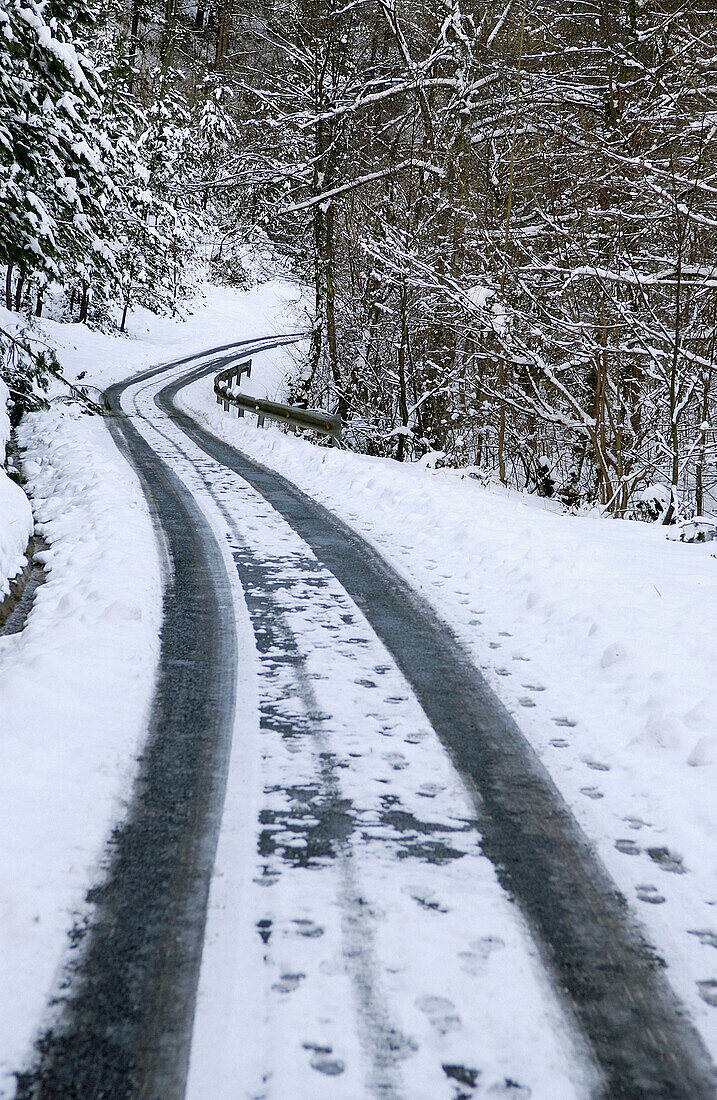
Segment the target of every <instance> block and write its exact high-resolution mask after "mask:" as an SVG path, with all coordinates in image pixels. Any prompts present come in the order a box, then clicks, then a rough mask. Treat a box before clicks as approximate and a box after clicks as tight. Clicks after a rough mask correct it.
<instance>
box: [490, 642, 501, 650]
mask: <svg viewBox="0 0 717 1100" xmlns="http://www.w3.org/2000/svg"><path fill="white" fill-rule="evenodd" d="M488 645H489V647H490V649H500V642H488Z"/></svg>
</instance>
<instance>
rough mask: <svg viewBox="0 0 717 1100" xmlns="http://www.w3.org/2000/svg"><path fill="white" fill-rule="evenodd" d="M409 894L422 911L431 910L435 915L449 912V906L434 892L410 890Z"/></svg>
mask: <svg viewBox="0 0 717 1100" xmlns="http://www.w3.org/2000/svg"><path fill="white" fill-rule="evenodd" d="M408 894H409V896H410V897H412V898H413V900H414V901H415V902H417V903H418V904H419V905H420V907H421V909H429V910H430V911H431V912H433V913H447V912H448V906H446V905H444V904H443V903H442V902H441V901H440V900H439V899H438V897H437V896H436V894H434V893H433V891H432V890H422V889H409V890H408Z"/></svg>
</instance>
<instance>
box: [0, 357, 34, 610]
mask: <svg viewBox="0 0 717 1100" xmlns="http://www.w3.org/2000/svg"><path fill="white" fill-rule="evenodd" d="M9 396H10V394H9V392H8V388H7V386H6V385H5V383H4V382H3V380H2V379H1V378H0V602H1V601H2V600H3V599H4V597H5V596H7V594H8V592H9V591H10V582H11V580H12V579H13V577H15V576H17V574H18V573H19V572H20V570H21V569H22V567H23V566H24V564H25V560H26V559H25V549H26V547H27V542H28V539H29V538H30V535H31V534H32V509H31V508H30V502H29V500H28V499H27V497H26V496H25V494H24V493H23V491H22V489H21V488H20V486H19V485H17V484H16V483H15V482H14V481H11V480H10V478H9V477H8V476H7V474H6V473H5V471H4V469H3V468H2V467H3V463H4V462H5V450H6V447H7V444H8V440H9V439H10V418H9V416H8V414H7V402H8V398H9Z"/></svg>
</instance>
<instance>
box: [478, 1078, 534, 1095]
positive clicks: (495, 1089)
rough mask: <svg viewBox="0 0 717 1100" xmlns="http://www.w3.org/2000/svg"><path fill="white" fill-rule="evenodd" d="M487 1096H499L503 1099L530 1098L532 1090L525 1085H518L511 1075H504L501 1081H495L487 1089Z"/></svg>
mask: <svg viewBox="0 0 717 1100" xmlns="http://www.w3.org/2000/svg"><path fill="white" fill-rule="evenodd" d="M487 1095H488V1096H493V1097H496V1096H501V1097H505V1100H530V1097H531V1096H532V1095H533V1093H532V1090H531V1089H529V1088H528V1086H527V1085H520V1084H519V1083H518V1082H517V1081H514V1080H513V1078H512V1077H506V1078H505V1079H504V1080H503V1081H496V1083H495V1084H494V1085H491V1086H490V1088H489V1089H488V1090H487Z"/></svg>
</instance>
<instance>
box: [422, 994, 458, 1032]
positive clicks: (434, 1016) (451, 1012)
mask: <svg viewBox="0 0 717 1100" xmlns="http://www.w3.org/2000/svg"><path fill="white" fill-rule="evenodd" d="M416 1008H419V1009H420V1010H421V1012H422V1013H423V1014H424V1016H426V1017H427V1018H428V1022H429V1023H430V1025H431V1027H433V1028H435V1030H436V1031H437V1032H438V1033H439V1035H447V1034H448V1032H449V1031H458V1030H459V1029H460V1028H461V1027H462V1026H463V1025H462V1021H461V1018H460V1016H459V1015H458V1013H457V1012H456V1006H455V1005H454V1004H453V1001H449V1000H448V998H447V997H436V996H433V995H432V994H430V993H427V994H425V995H424V996H423V997H418V998H417V999H416Z"/></svg>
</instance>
